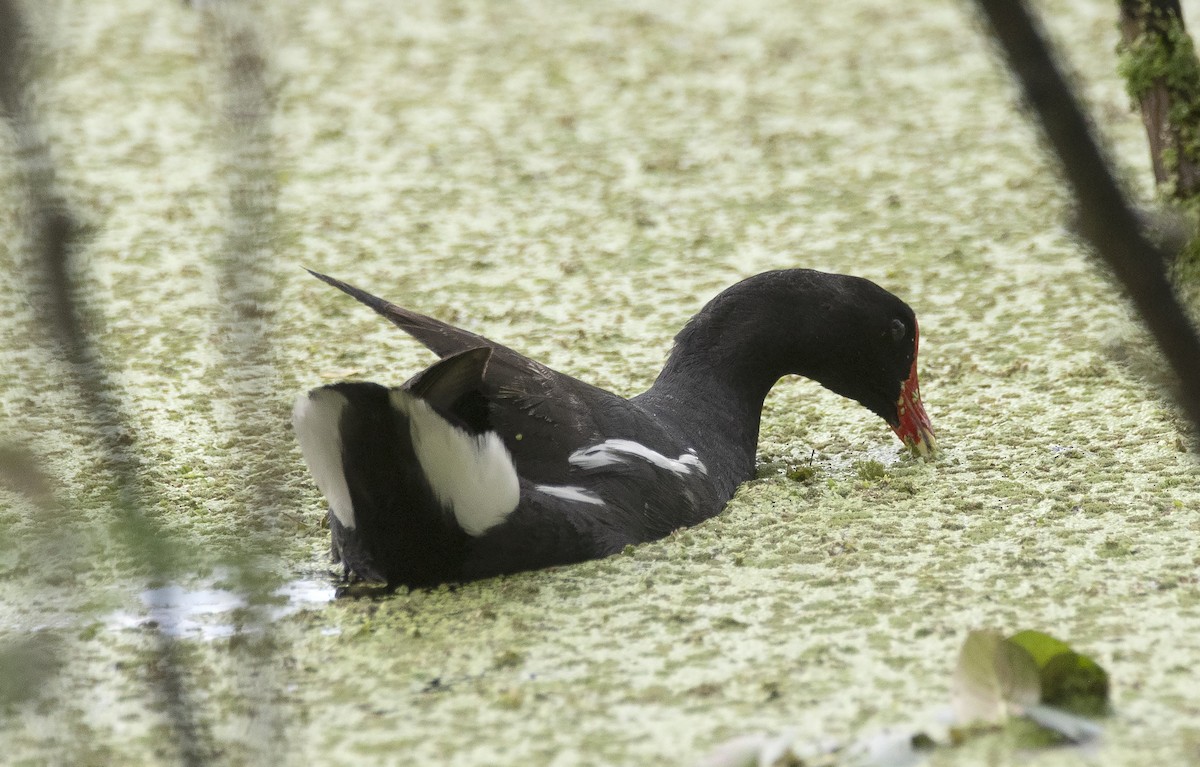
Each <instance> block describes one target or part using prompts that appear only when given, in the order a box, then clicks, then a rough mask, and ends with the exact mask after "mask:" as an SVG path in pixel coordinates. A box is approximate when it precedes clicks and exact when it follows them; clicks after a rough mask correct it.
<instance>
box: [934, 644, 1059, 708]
mask: <svg viewBox="0 0 1200 767" xmlns="http://www.w3.org/2000/svg"><path fill="white" fill-rule="evenodd" d="M952 693H953V704H954V714H955V717H956V718H957V719H958V721H959V722H961V723H962V724H966V725H969V724H974V723H982V724H1003V723H1004V722H1005V721H1006V720H1007V719H1008V717H1009V715H1010V713H1012V712H1011V711H1010V709H1011V708H1012V707H1014V706H1016V707H1018V708H1023V707H1025V706H1032V705H1035V704H1036V703H1038V701H1039V699H1040V697H1041V681H1040V679H1039V676H1038V668H1037V664H1036V663H1035V662H1034V660H1033V657H1032V656H1031V655H1030V654H1029V653H1028V652H1027V651H1026V650H1025V649H1024V648H1023V647H1021V646H1020V645H1017V644H1013V643H1011V642H1008V641H1005V640H1004V638H1003V637H1002V636H1001V635H1000V633H999V632H997V631H991V630H988V631H972V632H971V633H970V634H968V635H967V640H966V641H965V642H963V646H962V650H961V651H960V652H959V655H958V665H957V666H956V667H955V669H954V679H953V683H952Z"/></svg>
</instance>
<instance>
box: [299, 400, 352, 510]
mask: <svg viewBox="0 0 1200 767" xmlns="http://www.w3.org/2000/svg"><path fill="white" fill-rule="evenodd" d="M347 404H349V400H347V399H346V398H345V397H344V396H342V395H341V394H339V393H337V392H336V391H333V390H332V389H313V390H312V391H311V392H309V393H307V394H301V395H300V396H299V397H297V398H296V406H295V407H294V408H292V428H294V429H295V430H296V438H297V439H298V440H299V441H300V453H301V455H303V456H304V462H305V463H306V464H308V470H309V471H310V472H312V475H313V479H315V480H316V481H317V488H318V489H320V491H321V493H322V494H323V495H324V496H325V500H327V501H329V508H331V509H332V510H333V515H334V516H335V517H337V520H338V522H341V523H342V526H343V527H346V528H349V529H354V505H353V504H352V503H351V502H350V488H349V486H348V485H347V484H346V475H345V473H344V472H343V470H342V435H341V428H340V427H341V420H342V411H343V410H345V409H346V405H347Z"/></svg>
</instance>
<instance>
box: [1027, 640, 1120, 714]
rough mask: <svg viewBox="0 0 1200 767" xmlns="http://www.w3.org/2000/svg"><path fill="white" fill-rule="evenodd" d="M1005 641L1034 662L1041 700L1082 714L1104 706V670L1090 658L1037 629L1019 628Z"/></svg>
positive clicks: (1106, 683)
mask: <svg viewBox="0 0 1200 767" xmlns="http://www.w3.org/2000/svg"><path fill="white" fill-rule="evenodd" d="M1008 641H1009V642H1011V643H1013V644H1016V645H1019V646H1021V647H1022V648H1024V649H1025V650H1026V651H1027V652H1028V653H1029V654H1030V656H1032V657H1033V659H1034V662H1035V663H1036V664H1037V667H1038V677H1039V679H1040V683H1041V698H1040V700H1041V702H1042V703H1044V704H1046V705H1048V706H1054V707H1056V708H1060V709H1064V710H1066V711H1070V712H1073V713H1076V714H1082V715H1085V716H1099V715H1101V714H1104V713H1105V712H1106V711H1107V710H1108V673H1107V672H1106V671H1105V670H1104V669H1103V668H1101V667H1100V665H1099V664H1098V663H1096V662H1095V661H1094V660H1092V659H1091V658H1089V657H1087V656H1086V655H1080V654H1079V653H1077V652H1075V651H1074V650H1072V649H1071V646H1070V645H1068V644H1067V643H1066V642H1063V641H1060V640H1058V639H1055V638H1054V637H1052V636H1050V635H1048V634H1043V633H1042V632H1040V631H1022V632H1020V633H1019V634H1014V635H1013V636H1011V637H1009V639H1008Z"/></svg>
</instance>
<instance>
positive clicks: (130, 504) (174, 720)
mask: <svg viewBox="0 0 1200 767" xmlns="http://www.w3.org/2000/svg"><path fill="white" fill-rule="evenodd" d="M32 58H33V49H32V43H31V37H30V34H29V30H28V27H27V26H26V24H25V21H24V18H23V17H22V15H21V12H20V8H19V7H18V5H17V3H16V2H14V0H0V107H2V108H3V114H2V117H3V119H4V122H6V123H7V124H8V127H9V128H10V129H11V131H12V135H13V137H14V138H15V140H16V145H17V148H18V162H19V164H20V167H21V171H22V173H23V177H24V182H25V187H26V193H27V195H28V198H29V203H30V208H31V210H32V215H31V221H30V228H29V229H30V231H29V233H28V244H27V256H26V259H25V263H23V264H22V266H23V267H24V268H25V269H26V270H27V271H28V273H29V280H28V282H29V286H30V290H31V292H32V293H33V295H34V300H33V303H34V306H35V308H36V310H37V312H38V315H39V320H40V322H41V324H42V325H43V326H44V327H45V328H46V329H47V330H48V331H49V333H50V336H51V338H52V342H53V345H54V347H55V350H56V352H57V356H58V357H59V358H60V359H61V360H62V362H63V363H64V370H65V374H66V376H67V378H68V381H67V383H68V384H69V385H70V386H71V387H72V388H73V389H74V390H75V392H76V394H77V396H78V398H79V401H80V403H81V405H82V407H83V414H82V415H83V419H84V421H85V422H86V423H87V425H88V427H89V428H90V431H91V435H92V438H93V440H94V441H95V442H96V444H98V445H100V447H101V450H102V454H103V455H104V457H105V461H106V463H107V465H108V468H109V470H110V471H111V472H112V474H113V477H114V479H115V480H116V484H117V487H118V497H117V499H116V500H115V504H114V505H115V507H116V509H115V510H116V512H117V524H116V525H115V530H116V533H117V535H118V537H119V539H120V542H121V543H122V544H124V546H125V547H126V548H127V549H128V550H129V552H130V554H131V556H132V557H133V558H135V559H136V560H137V561H139V562H141V563H143V564H145V565H147V566H148V567H149V568H150V570H151V572H152V574H153V577H154V578H155V579H156V580H165V578H166V576H167V575H168V574H169V572H170V568H171V567H172V564H173V559H174V557H173V554H174V553H175V550H174V549H173V547H172V546H170V545H169V544H168V542H167V538H166V537H165V536H164V535H163V533H162V531H161V530H159V529H158V528H157V526H156V525H155V524H154V523H153V522H152V521H151V520H149V519H147V518H146V517H145V516H144V515H143V514H142V513H141V508H140V506H139V504H138V493H137V489H138V487H139V485H140V479H141V478H140V476H139V472H138V467H137V462H136V460H135V456H134V455H133V453H132V451H131V450H130V449H129V448H128V445H129V444H130V442H131V440H130V437H129V435H130V429H129V425H128V424H129V419H128V418H127V417H126V414H125V412H124V410H123V408H122V404H121V401H120V398H119V397H118V395H117V394H116V389H115V387H114V386H113V384H112V380H111V377H110V376H109V374H108V371H107V370H106V368H105V366H104V364H103V361H102V360H101V358H100V356H99V354H98V353H97V351H96V349H95V348H94V347H93V345H92V342H91V339H90V337H89V336H88V334H87V332H86V329H85V322H84V310H83V308H82V307H81V306H80V304H79V303H78V301H77V300H76V287H75V285H74V283H73V281H72V271H73V256H74V255H75V254H76V252H77V251H78V250H79V249H80V247H81V244H80V242H79V236H78V235H79V232H80V227H79V225H78V223H77V219H76V217H75V216H74V215H73V213H72V212H71V210H70V207H69V205H68V204H67V202H66V200H65V199H64V198H63V197H62V195H60V194H59V193H58V191H57V187H56V180H55V173H54V164H53V160H52V157H51V154H50V149H49V146H48V144H47V143H46V141H45V140H44V139H43V137H42V134H41V132H40V130H39V128H38V125H37V121H36V119H35V116H34V113H33V110H32V106H31V95H32V94H31V90H30V88H31V84H30V82H29V80H28V77H27V73H28V72H29V70H30V69H31V63H30V62H31V61H32ZM156 638H157V641H156V644H155V648H154V649H155V659H154V663H153V667H154V670H155V672H156V673H155V674H153V675H152V679H153V680H154V684H155V688H154V689H155V692H156V695H157V697H158V699H159V702H158V705H159V706H161V707H162V708H163V709H164V711H165V714H166V716H167V717H168V720H169V721H170V723H171V732H172V734H173V736H174V738H175V745H176V747H177V748H178V751H179V755H180V758H181V760H182V761H183V763H184V764H186V765H189V766H190V767H199V766H200V765H203V764H205V763H206V762H207V761H209V758H210V754H209V751H208V749H207V747H206V746H205V745H204V743H205V740H206V737H205V735H206V733H205V727H204V725H203V722H202V720H201V719H200V718H199V717H198V716H197V712H196V709H195V707H194V705H193V702H192V701H191V699H190V696H189V695H188V689H187V683H186V667H185V665H184V662H183V660H182V658H181V657H180V653H179V648H178V646H177V644H176V643H175V641H174V640H173V638H172V637H171V636H170V635H169V634H167V633H165V632H164V631H159V632H158V633H157V634H156Z"/></svg>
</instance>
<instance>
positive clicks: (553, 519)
mask: <svg viewBox="0 0 1200 767" xmlns="http://www.w3.org/2000/svg"><path fill="white" fill-rule="evenodd" d="M316 276H317V277H319V278H320V279H322V280H324V281H326V282H328V283H329V284H331V285H334V286H335V287H338V288H340V289H342V290H343V291H345V292H347V293H349V294H350V295H352V296H354V297H355V298H357V299H358V300H360V301H362V302H363V303H365V304H367V305H368V306H370V307H371V308H373V309H375V310H376V311H377V312H379V313H380V314H382V315H383V316H384V317H386V318H388V319H389V320H391V321H392V322H393V323H394V324H395V325H397V326H398V327H400V328H401V329H403V330H404V331H406V332H407V333H409V334H410V335H412V336H413V337H415V338H416V339H417V340H419V341H421V342H422V343H423V344H425V345H426V346H427V347H429V348H430V349H431V350H432V351H434V352H435V353H436V354H438V355H439V356H440V357H442V361H441V362H439V363H437V364H436V365H434V366H433V367H431V368H429V369H428V370H426V371H424V372H422V373H420V374H419V375H417V376H416V377H414V378H413V379H412V380H410V381H409V382H407V383H406V384H404V386H403V387H400V388H399V390H389V389H385V388H384V387H382V386H378V385H376V384H368V383H344V384H335V385H334V386H332V387H322V388H321V389H317V390H314V391H313V392H312V393H310V394H309V395H307V397H308V399H307V400H305V399H304V398H302V399H301V401H300V402H298V404H297V415H296V426H297V431H298V433H299V434H300V436H301V444H302V447H304V448H305V457H306V459H307V460H309V463H310V466H313V467H314V474H316V475H317V478H318V484H319V485H321V486H322V488H321V489H322V490H323V491H324V492H325V493H326V495H327V496H328V497H330V498H331V508H332V509H333V510H332V511H331V513H330V521H331V527H332V530H333V549H334V555H335V557H336V558H338V559H340V560H341V561H342V562H343V564H344V565H345V566H346V568H347V570H348V571H351V572H354V573H357V574H358V575H360V576H362V577H365V578H368V579H374V580H384V581H387V582H388V583H390V584H393V585H397V584H404V585H408V586H427V585H433V584H436V583H442V582H448V581H462V580H471V579H474V578H480V577H486V576H491V575H496V574H500V573H507V572H514V571H518V570H526V569H534V568H539V567H546V566H550V565H556V564H565V563H569V562H576V561H580V560H584V559H591V558H596V557H603V556H607V555H609V554H613V553H615V552H617V551H620V550H621V549H622V548H624V547H625V546H626V545H628V544H632V543H638V542H642V541H648V540H653V539H656V538H660V537H662V536H664V535H666V534H668V533H670V532H671V531H672V530H675V529H677V528H679V527H684V526H689V525H694V524H696V523H698V522H700V521H702V520H704V519H707V518H709V517H711V516H713V515H715V514H717V513H718V512H719V511H720V510H721V509H722V508H723V507H724V505H725V503H726V502H727V501H728V500H729V499H730V498H731V497H732V495H733V493H734V491H735V490H736V489H737V487H738V485H739V484H741V483H742V482H744V481H746V480H747V479H750V478H751V477H753V475H754V456H755V449H756V443H757V440H758V429H759V418H760V413H761V410H762V405H763V400H764V398H765V397H766V395H767V393H768V392H769V391H770V389H771V387H772V385H773V384H774V383H775V382H776V381H777V380H778V379H779V378H780V377H782V376H784V375H788V374H799V375H805V376H807V377H809V378H812V379H814V380H816V381H818V382H819V383H821V384H823V385H825V386H826V387H828V388H830V389H832V390H833V391H835V392H837V393H839V394H842V395H844V396H847V397H851V398H853V399H855V400H858V401H859V402H861V403H863V404H864V405H866V406H867V407H868V408H870V409H871V410H873V411H874V412H876V413H878V414H880V415H881V416H882V417H884V418H885V420H887V421H888V422H889V424H891V425H892V427H893V428H894V429H896V430H897V433H898V434H902V429H904V428H908V421H910V420H913V419H916V423H917V425H916V426H912V427H911V430H915V432H914V433H915V437H913V438H911V439H910V437H909V436H907V435H906V434H902V438H905V439H906V440H908V441H910V442H911V443H913V444H915V445H916V446H917V447H923V446H924V447H928V448H932V441H933V435H932V432H931V430H930V429H929V427H928V419H927V417H925V414H924V411H923V409H922V408H921V405H920V399H919V394H917V393H916V374H915V358H916V351H917V339H916V334H917V325H916V318H915V317H914V315H913V313H912V310H911V309H909V308H908V306H906V305H905V304H904V303H903V302H902V301H900V300H899V299H898V298H896V297H895V296H892V295H891V294H890V293H888V292H886V291H884V290H883V289H882V288H879V287H878V286H876V285H874V284H873V283H870V282H868V281H867V280H863V279H860V278H856V277H846V276H842V275H831V274H824V273H821V272H814V271H809V270H799V269H797V270H785V271H778V272H769V273H766V274H762V275H758V276H756V277H752V278H750V279H748V280H745V281H743V282H741V283H738V284H737V285H735V286H733V287H732V288H730V289H728V290H726V291H725V292H724V293H722V294H721V295H719V296H718V297H717V298H715V299H713V301H711V302H710V303H709V304H708V305H707V306H706V307H705V308H704V309H703V310H702V311H701V312H700V313H699V314H698V315H697V316H696V317H694V318H693V319H692V320H691V321H690V322H689V323H688V325H687V326H686V327H685V328H684V329H683V330H682V331H681V332H680V333H679V334H678V336H677V337H676V343H675V348H674V350H673V351H672V353H671V356H670V358H669V359H668V361H667V364H666V366H665V367H664V369H663V371H662V373H661V374H660V375H659V377H658V379H657V380H656V381H655V383H654V385H653V386H652V387H651V388H650V389H649V390H647V391H646V392H645V393H643V394H641V395H638V396H636V397H633V398H632V399H625V398H623V397H620V396H618V395H615V394H612V393H610V392H607V391H604V390H602V389H599V388H597V387H595V386H592V385H590V384H587V383H584V382H582V381H579V380H578V379H575V378H573V377H571V376H568V375H565V374H562V373H559V372H556V371H554V370H551V369H549V368H547V367H546V366H544V365H541V364H540V363H537V362H535V361H533V360H530V359H528V358H527V357H524V356H523V355H520V354H518V353H517V352H514V351H513V350H511V349H509V348H507V347H505V346H502V345H500V344H497V343H495V342H493V341H490V340H488V339H486V338H483V337H481V336H478V335H475V334H473V333H470V332H468V331H465V330H461V329H459V328H455V327H453V326H450V325H447V324H445V323H443V322H440V321H438V320H435V319H432V318H430V317H426V316H423V315H420V314H417V313H415V312H410V311H408V310H406V309H402V308H400V307H397V306H395V305H393V304H390V303H388V302H386V301H383V300H382V299H379V298H376V297H375V296H372V295H370V294H368V293H365V292H363V291H361V290H358V289H357V288H354V287H352V286H350V285H347V284H345V283H342V282H340V281H338V280H334V279H332V278H329V277H325V276H323V275H316ZM910 388H911V392H910V391H909V389H910ZM906 396H907V397H908V399H907V400H906V399H905V397H906ZM914 401H915V404H914ZM905 402H907V403H908V409H907V412H906V411H905V408H904V407H903V404H904V403H905ZM306 403H307V405H306ZM313 403H316V404H315V405H314V404H313ZM306 406H307V407H308V409H306ZM428 413H432V414H435V415H428ZM323 419H324V420H323ZM334 424H336V425H334ZM331 432H333V433H331ZM443 443H445V445H443ZM451 443H453V444H451ZM500 445H502V446H503V449H501V448H500ZM421 451H424V452H421ZM419 452H421V454H420V455H418V453H419ZM506 461H507V463H506ZM338 464H340V470H341V476H342V478H343V480H342V481H344V485H343V484H340V481H339V478H338ZM456 467H462V471H460V472H459V473H458V474H454V473H451V474H447V473H446V472H447V471H448V470H449V469H451V468H455V469H456V470H457V468H456ZM471 467H476V468H471ZM487 472H493V473H494V475H495V477H496V479H495V480H494V483H495V487H496V488H503V490H502V491H498V492H496V493H494V494H493V493H491V492H490V486H489V485H487V484H486V483H481V484H480V485H479V487H478V488H477V489H478V492H475V491H474V490H473V489H472V487H473V486H471V485H470V482H469V481H468V480H470V479H471V477H473V476H475V475H477V474H478V475H479V476H483V475H484V474H487ZM487 476H489V477H490V476H492V474H487ZM491 481H493V480H489V482H491ZM342 487H345V488H346V489H347V490H348V494H349V501H348V503H347V501H344V500H343V501H340V502H338V501H336V500H335V498H336V497H338V496H337V492H336V491H337V489H338V488H342ZM331 489H332V491H331ZM492 496H494V497H492ZM506 498H507V499H510V500H512V501H514V503H513V504H512V508H511V509H509V508H508V506H509V505H510V504H509V503H508V501H506V500H504V499H506ZM338 509H341V510H342V512H341V514H338V513H335V512H337V511H338ZM340 517H344V518H345V520H346V521H352V522H353V527H350V526H348V525H346V524H343V520H342V519H340ZM472 524H475V525H476V527H478V528H480V529H475V530H473V532H468V531H467V530H466V528H470V527H471V525H472Z"/></svg>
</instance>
